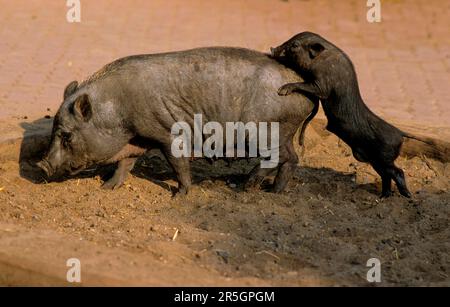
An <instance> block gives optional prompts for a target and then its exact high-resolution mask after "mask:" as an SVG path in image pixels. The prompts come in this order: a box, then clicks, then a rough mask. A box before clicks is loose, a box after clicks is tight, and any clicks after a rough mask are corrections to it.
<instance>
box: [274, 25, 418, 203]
mask: <svg viewBox="0 0 450 307" xmlns="http://www.w3.org/2000/svg"><path fill="white" fill-rule="evenodd" d="M271 54H272V57H274V58H275V59H277V60H279V61H280V62H281V63H283V64H285V65H286V66H288V67H290V68H292V69H294V70H295V71H296V72H297V73H299V74H300V75H301V76H302V77H303V78H304V80H305V82H297V83H288V84H285V85H283V86H282V87H281V88H280V89H279V91H278V93H279V95H282V96H285V95H290V94H292V93H293V92H300V93H309V94H312V95H314V96H316V97H317V98H319V99H320V101H321V102H322V106H323V109H324V111H325V115H326V116H327V118H328V125H327V130H329V131H330V132H332V133H334V134H336V135H337V136H338V137H339V138H341V139H342V140H343V141H344V142H345V143H347V144H348V145H349V146H350V147H351V149H352V151H353V156H354V157H355V158H356V159H357V160H358V161H361V162H368V163H370V164H371V165H372V167H373V168H374V169H375V171H376V172H377V173H378V174H379V175H380V176H381V178H382V197H388V196H390V195H391V194H392V190H391V180H392V179H393V180H394V181H395V183H396V184H397V187H398V189H399V192H400V194H402V195H403V196H405V197H411V193H410V192H409V191H408V188H407V186H406V181H405V176H404V173H403V171H402V170H401V169H400V168H398V167H396V166H395V164H394V161H395V160H396V159H397V157H398V156H399V153H400V149H401V146H402V144H403V137H408V138H414V139H417V140H419V141H424V140H422V139H420V138H418V137H415V136H412V135H410V134H407V133H405V132H403V131H401V130H399V129H398V128H396V127H394V126H392V125H391V124H389V123H387V122H386V121H384V120H383V119H381V118H380V117H378V116H377V115H375V114H374V113H373V112H372V111H371V110H370V109H369V108H368V107H367V106H366V104H365V103H364V101H363V99H362V98H361V94H360V91H359V86H358V80H357V76H356V72H355V69H354V67H353V64H352V62H351V60H350V58H349V57H348V56H347V55H346V54H345V53H344V52H343V51H342V50H341V49H339V48H338V47H336V46H335V45H333V44H332V43H330V42H329V41H327V40H325V39H324V38H322V37H321V36H319V35H317V34H314V33H311V32H303V33H300V34H297V35H295V36H294V37H293V38H291V39H290V40H288V41H287V42H285V43H284V44H282V45H281V46H279V47H276V48H271ZM425 142H426V141H425Z"/></svg>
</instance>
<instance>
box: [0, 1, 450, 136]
mask: <svg viewBox="0 0 450 307" xmlns="http://www.w3.org/2000/svg"><path fill="white" fill-rule="evenodd" d="M366 2H367V1H366V0H340V1H334V0H329V1H325V0H315V1H306V0H303V1H302V0H289V1H281V0H245V1H244V0H241V1H239V0H214V1H208V0H205V1H200V0H127V1H121V0H108V1H107V0H95V1H93V0H81V4H82V9H81V12H82V22H81V23H73V24H70V23H68V22H67V21H66V13H67V10H68V8H67V7H66V1H65V0H51V1H50V0H39V1H38V0H35V1H30V0H15V1H11V0H0V141H1V140H5V139H8V138H12V137H17V136H20V135H21V130H20V128H19V127H20V123H23V122H27V121H28V122H31V121H33V120H35V119H38V118H41V117H43V116H45V115H53V114H54V113H55V112H56V109H57V108H58V106H59V104H60V103H61V100H62V99H61V97H62V93H63V90H64V87H65V85H66V84H67V83H68V82H70V81H72V80H75V79H77V80H82V79H84V78H85V77H87V76H88V75H90V74H91V73H93V72H95V71H96V70H98V69H99V68H100V67H101V66H103V65H104V64H106V63H108V62H110V61H112V60H114V59H116V58H118V57H122V56H126V55H130V54H139V53H154V52H161V51H171V50H182V49H188V48H193V47H200V46H212V45H227V46H242V47H248V48H252V49H257V50H261V51H267V50H268V49H269V47H270V46H274V45H277V44H279V43H281V42H283V41H285V40H287V39H288V38H290V37H291V36H292V35H294V34H296V33H298V32H301V31H305V30H310V31H314V32H318V33H320V34H322V35H323V36H324V37H326V38H328V39H329V40H331V41H333V42H335V43H336V44H337V45H338V46H340V47H341V48H343V49H344V50H345V51H346V52H347V53H348V54H349V55H350V57H351V58H352V59H353V61H354V64H355V66H356V70H357V72H358V75H359V80H360V86H361V90H362V93H363V97H364V98H365V100H366V103H367V104H368V105H369V106H370V107H371V108H372V109H373V110H374V111H375V112H376V113H378V114H380V115H382V116H383V117H385V118H388V119H392V120H397V121H402V122H407V123H414V124H415V125H427V126H443V127H447V128H448V127H450V109H449V97H450V87H449V79H450V78H449V76H450V74H449V69H450V21H449V20H450V19H449V17H450V1H447V0H381V3H382V22H381V23H373V24H370V23H368V22H367V20H366V13H367V10H368V8H367V7H366Z"/></svg>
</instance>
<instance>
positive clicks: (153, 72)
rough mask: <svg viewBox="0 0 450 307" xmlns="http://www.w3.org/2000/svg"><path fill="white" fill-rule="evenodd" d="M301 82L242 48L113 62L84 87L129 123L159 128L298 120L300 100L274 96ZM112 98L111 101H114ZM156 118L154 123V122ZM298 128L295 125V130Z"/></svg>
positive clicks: (303, 107)
mask: <svg viewBox="0 0 450 307" xmlns="http://www.w3.org/2000/svg"><path fill="white" fill-rule="evenodd" d="M300 81H301V78H300V77H299V76H298V75H297V74H296V73H295V72H293V71H292V70H290V69H288V68H286V67H284V66H283V65H281V64H279V63H278V62H276V61H275V60H273V59H271V58H270V57H269V56H268V55H266V54H264V53H261V52H257V51H253V50H249V49H244V48H231V47H210V48H198V49H192V50H187V51H180V52H171V53H162V54H153V55H137V56H131V57H127V58H123V59H119V60H117V61H115V62H113V63H111V64H109V65H107V66H105V67H104V68H103V69H102V70H100V71H99V72H97V73H96V74H94V75H93V76H92V77H91V78H90V79H88V81H87V83H101V84H103V87H105V88H108V89H109V90H108V91H107V92H108V93H109V94H107V93H105V94H106V95H109V96H110V97H105V99H104V100H111V99H116V100H117V95H115V94H114V92H115V91H120V93H121V95H120V96H121V97H124V98H125V97H126V100H124V99H119V101H117V102H116V103H118V104H124V105H127V107H129V108H130V109H132V110H133V114H130V116H131V117H135V116H141V117H142V116H143V117H145V118H150V117H151V118H152V119H157V120H159V121H160V122H162V123H163V124H165V126H171V125H172V124H173V122H175V121H186V122H189V123H191V122H192V118H193V114H196V113H197V114H202V115H203V118H204V121H218V122H220V123H225V122H227V121H234V122H236V121H243V122H248V121H256V122H259V121H281V120H287V119H288V118H299V119H300V120H303V119H304V117H306V116H307V115H308V114H309V113H310V112H311V110H312V107H313V104H312V102H311V101H309V100H308V99H307V98H305V97H304V96H303V95H299V94H294V95H291V96H285V97H281V96H278V94H277V91H278V88H279V87H281V86H282V85H284V84H286V83H290V82H300ZM114 97H116V98H114ZM155 116H157V117H158V118H156V117H155ZM300 123H301V122H299V124H300Z"/></svg>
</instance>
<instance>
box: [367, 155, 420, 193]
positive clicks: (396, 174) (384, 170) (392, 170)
mask: <svg viewBox="0 0 450 307" xmlns="http://www.w3.org/2000/svg"><path fill="white" fill-rule="evenodd" d="M372 166H373V168H374V169H375V171H376V172H377V173H378V174H379V175H380V176H381V180H382V192H381V197H382V198H386V197H389V196H391V195H392V187H391V181H392V179H393V180H394V182H395V184H396V185H397V188H398V191H399V192H400V194H401V195H403V196H405V197H408V198H409V197H411V193H410V192H409V190H408V188H407V186H406V179H405V175H404V173H403V171H402V170H401V169H400V168H398V167H396V166H395V165H394V163H389V164H382V165H379V164H373V165H372Z"/></svg>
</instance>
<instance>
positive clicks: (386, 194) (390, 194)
mask: <svg viewBox="0 0 450 307" xmlns="http://www.w3.org/2000/svg"><path fill="white" fill-rule="evenodd" d="M393 194H394V193H392V191H383V193H381V196H380V198H388V197H391V196H392V195H393Z"/></svg>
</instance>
